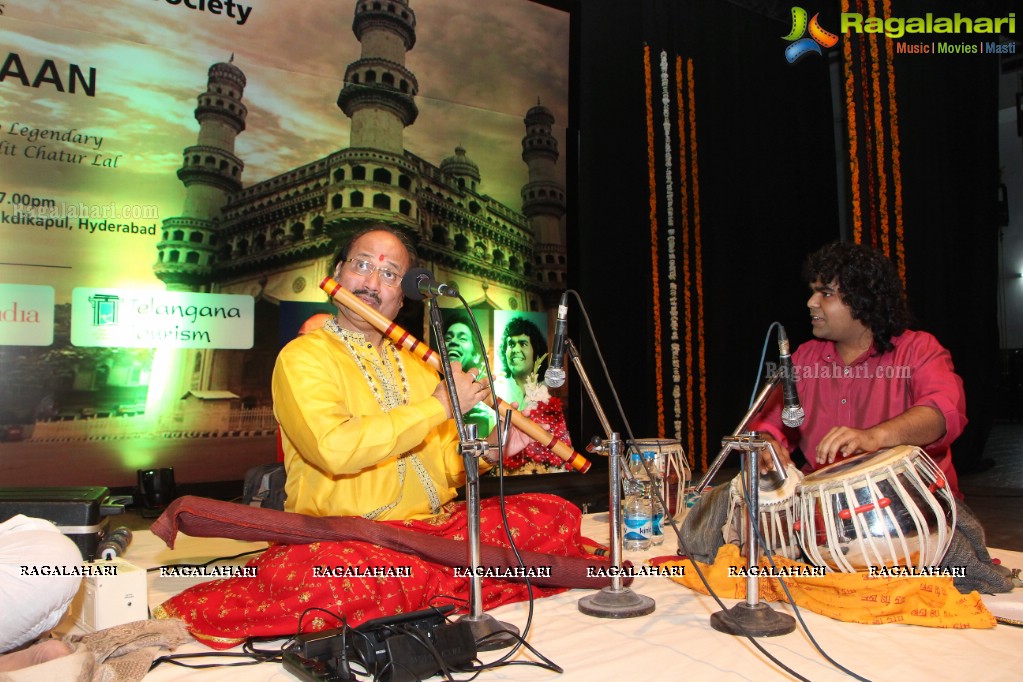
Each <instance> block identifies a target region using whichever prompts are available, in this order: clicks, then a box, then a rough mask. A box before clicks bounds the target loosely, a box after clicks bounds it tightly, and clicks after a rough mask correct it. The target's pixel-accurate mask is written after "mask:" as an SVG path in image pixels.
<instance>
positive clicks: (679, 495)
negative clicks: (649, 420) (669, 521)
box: [627, 438, 690, 517]
mask: <svg viewBox="0 0 1023 682" xmlns="http://www.w3.org/2000/svg"><path fill="white" fill-rule="evenodd" d="M627 445H628V456H627V459H628V460H629V461H631V460H632V456H633V455H634V454H638V455H639V456H640V458H642V459H644V460H646V461H647V464H648V465H649V468H650V471H651V473H653V474H654V476H656V477H657V478H658V479H659V482H660V484H661V485H662V486H663V487H662V489H661V493H662V495H663V496H664V500H665V502H666V503H667V512H668V514H670V515H671V516H673V517H674V516H677V515H678V514H679V512H681V511H682V509H684V508H685V490H686V486H687V485H688V484H689V480H690V474H689V462H688V461H686V453H685V452H684V451H683V450H682V442H681V441H679V440H678V439H672V438H636V439H635V440H630V441H627ZM643 471H644V472H645V471H646V470H645V469H644V470H643Z"/></svg>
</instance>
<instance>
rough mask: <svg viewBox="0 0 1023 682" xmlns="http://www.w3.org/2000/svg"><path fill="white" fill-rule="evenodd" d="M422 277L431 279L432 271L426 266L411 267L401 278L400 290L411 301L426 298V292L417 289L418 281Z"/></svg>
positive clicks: (422, 278)
mask: <svg viewBox="0 0 1023 682" xmlns="http://www.w3.org/2000/svg"><path fill="white" fill-rule="evenodd" d="M424 279H425V280H427V281H429V280H431V279H433V273H431V272H430V271H429V270H427V269H426V268H412V269H411V270H409V271H408V272H406V273H405V276H404V277H402V278H401V291H402V293H403V294H405V297H406V298H409V299H411V300H413V301H422V300H423V299H424V298H426V294H424V293H423V292H422V291H420V289H419V282H421V281H422V280H424Z"/></svg>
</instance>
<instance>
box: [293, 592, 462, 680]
mask: <svg viewBox="0 0 1023 682" xmlns="http://www.w3.org/2000/svg"><path fill="white" fill-rule="evenodd" d="M451 610H453V607H452V606H450V605H446V606H442V607H439V608H438V609H427V610H424V611H416V612H414V613H407V614H401V615H397V616H386V617H384V618H377V619H376V620H371V621H367V622H365V623H363V624H362V625H360V626H359V627H357V628H353V629H349V630H347V631H345V630H343V629H335V630H325V631H322V632H317V633H311V634H306V635H300V636H298V637H296V638H295V644H294V645H293V646H291V647H289V648H288V649H287V650H286V651H285V652H284V657H283V658H284V669H285V670H287V671H288V672H289V673H291V674H292V675H294V676H295V677H297V678H298V679H300V680H304V681H305V682H348V681H354V680H357V679H358V677H357V676H356V673H355V671H353V669H352V668H353V666H354V667H355V668H357V669H360V673H359V674H363V672H361V671H364V674H368V675H370V676H371V677H372V678H373V679H374V680H380V681H381V682H413V681H414V680H421V679H426V678H428V677H432V676H434V675H436V674H438V673H440V672H441V667H442V664H441V663H439V662H438V660H437V657H439V658H440V660H441V661H443V662H444V663H443V665H446V666H448V667H450V668H453V669H458V668H460V667H463V666H466V665H469V664H470V663H471V662H472V661H473V659H475V658H476V642H475V641H474V639H473V635H472V628H471V627H470V626H469V624H468V623H467V622H465V621H456V622H454V623H446V622H445V619H444V615H445V614H446V613H448V612H450V611H451ZM435 654H436V656H435Z"/></svg>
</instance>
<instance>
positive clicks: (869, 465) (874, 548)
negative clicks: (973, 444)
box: [796, 445, 956, 573]
mask: <svg viewBox="0 0 1023 682" xmlns="http://www.w3.org/2000/svg"><path fill="white" fill-rule="evenodd" d="M796 495H797V497H798V499H799V504H798V518H797V520H796V532H797V534H798V536H799V542H800V544H801V545H802V547H803V552H805V553H806V556H807V558H808V559H809V560H810V561H811V562H812V563H814V564H816V565H818V566H828V567H830V568H832V569H834V570H837V571H842V572H845V573H855V572H856V571H865V570H868V569H869V568H870V567H871V566H878V567H880V566H886V567H894V566H904V567H907V568H912V567H916V568H924V567H928V566H936V565H937V564H938V563H939V562H940V561H941V559H942V558H943V557H944V556H945V552H946V551H947V550H948V546H949V543H951V542H952V531H953V530H954V529H955V522H956V507H955V500H954V499H953V498H952V493H951V492H950V491H949V489H948V486H947V485H946V483H945V477H944V475H943V474H942V473H941V470H940V469H938V467H937V465H936V464H935V463H934V462H933V461H932V460H931V458H930V457H928V456H927V453H925V452H924V451H923V450H921V449H920V448H917V447H913V446H910V445H900V446H898V447H894V448H890V449H888V450H878V451H877V452H868V453H864V454H861V455H856V456H854V457H850V458H848V459H845V460H842V461H840V462H836V463H835V464H832V465H831V466H828V467H825V468H823V469H819V470H817V471H815V472H813V473H811V474H808V475H807V476H806V478H804V479H803V482H802V483H801V484H800V485H799V487H798V489H797V491H796Z"/></svg>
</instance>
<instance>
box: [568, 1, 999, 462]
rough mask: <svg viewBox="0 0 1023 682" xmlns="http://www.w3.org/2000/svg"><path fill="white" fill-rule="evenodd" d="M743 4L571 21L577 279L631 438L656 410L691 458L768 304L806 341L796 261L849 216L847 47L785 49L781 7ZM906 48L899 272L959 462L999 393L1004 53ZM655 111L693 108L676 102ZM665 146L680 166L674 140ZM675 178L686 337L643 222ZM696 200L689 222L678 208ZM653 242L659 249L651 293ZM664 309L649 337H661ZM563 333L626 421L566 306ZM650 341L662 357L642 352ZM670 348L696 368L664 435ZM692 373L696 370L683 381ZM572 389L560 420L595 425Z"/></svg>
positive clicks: (746, 378)
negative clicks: (958, 408)
mask: <svg viewBox="0 0 1023 682" xmlns="http://www.w3.org/2000/svg"><path fill="white" fill-rule="evenodd" d="M767 4H768V5H771V7H774V5H773V4H772V3H767ZM801 4H802V5H803V6H804V7H805V8H806V9H807V11H808V12H809V13H810V15H811V16H812V15H813V14H814V13H816V12H820V22H821V24H822V25H823V26H824V27H825V28H828V29H830V30H832V31H834V32H836V33H837V31H838V28H839V9H838V6H837V3H832V2H826V3H801ZM894 5H895V9H893V13H894V14H900V15H902V16H914V14H913V12H918V13H922V12H924V11H933V8H931V9H927V7H928V5H927V3H915V5H910V4H907V3H899V2H896V3H894ZM903 5H905V6H903ZM917 6H919V7H920V8H923V9H918V7H917ZM756 9H757V8H755V7H754V8H750V7H746V6H743V5H742V4H740V3H722V2H717V1H714V0H701V1H699V2H684V3H683V2H677V1H673V0H643V1H639V2H633V3H621V2H613V1H611V0H587V1H586V2H584V3H581V4H580V6H579V7H577V8H576V11H575V12H574V14H577V15H578V20H579V33H578V36H579V40H578V46H579V49H578V52H577V55H576V57H577V74H576V75H577V78H576V83H577V87H576V89H575V98H574V100H575V102H576V103H577V112H578V115H577V116H575V117H573V118H574V122H575V125H576V126H577V130H575V131H573V132H574V134H575V135H574V138H573V139H574V140H575V141H576V143H577V146H578V149H577V154H576V155H575V156H576V158H577V160H578V167H577V168H575V169H573V174H574V175H575V178H576V180H575V182H574V183H573V184H574V186H575V187H576V188H577V190H576V192H575V193H576V196H577V200H578V205H577V206H576V211H575V214H574V218H573V219H572V220H571V221H570V224H569V256H570V262H571V263H572V267H571V268H570V285H571V286H572V287H573V288H575V289H577V290H578V291H579V292H580V295H581V297H582V298H583V301H584V302H585V304H586V306H587V309H588V310H589V314H590V316H591V318H592V322H593V327H594V330H595V332H596V335H597V337H598V341H599V344H600V346H601V348H602V349H603V351H604V355H605V358H606V360H607V364H608V369H609V372H610V374H611V376H612V380H613V381H614V382H615V384H616V386H617V387H618V390H619V392H620V394H621V396H622V400H623V403H624V408H625V412H626V414H627V416H628V419H629V421H630V422H631V425H632V428H633V430H634V432H635V435H636V436H637V437H650V436H654V435H662V434H658V433H657V430H658V428H659V424H664V425H665V433H664V434H663V435H664V436H666V437H681V438H682V440H683V443H684V444H685V443H686V442H687V439H689V440H690V441H691V442H693V443H695V447H694V448H693V450H695V451H693V452H691V453H690V455H691V457H692V458H693V459H694V460H695V461H696V463H697V466H698V467H699V465H700V462H701V461H706V460H709V459H712V458H713V456H714V454H716V452H717V450H718V449H719V447H720V438H721V437H722V436H724V435H727V434H728V433H730V432H731V431H732V429H733V428H734V426H735V425H736V423H737V422H738V421H739V419H740V417H741V416H742V414H743V413H744V412H745V410H746V406H747V404H748V402H749V399H750V394H751V391H752V388H753V384H754V381H755V380H756V370H757V367H758V361H759V358H760V354H761V348H762V344H763V341H764V336H765V333H766V331H767V329H768V326H769V324H770V323H771V321H773V320H778V321H780V322H782V323H783V324H784V325H785V327H786V328H787V330H788V334H789V336H790V338H791V339H792V341H793V343H799V342H800V341H802V340H805V339H806V338H809V336H810V333H809V325H808V318H807V315H806V309H805V300H806V298H807V297H808V289H807V286H806V283H805V282H803V281H801V278H800V266H801V264H802V261H803V259H804V258H805V256H806V255H807V254H808V253H809V252H811V251H813V250H814V249H816V248H817V247H819V246H821V245H822V244H825V243H827V242H830V241H834V240H836V239H839V238H840V237H841V236H842V226H843V225H846V226H847V225H848V220H849V210H848V205H847V204H848V198H847V197H848V183H849V180H848V159H847V158H846V156H845V154H846V145H847V142H848V140H847V139H846V137H845V132H844V131H845V122H844V91H843V87H844V81H843V79H842V75H841V70H840V63H839V62H840V60H841V51H840V50H839V49H836V50H833V51H832V53H831V54H830V55H829V54H828V53H827V52H825V54H824V55H815V54H811V55H809V56H808V57H806V58H804V59H802V60H800V61H799V62H797V63H796V64H789V63H788V62H787V61H786V60H785V57H784V48H785V46H786V45H787V44H788V43H786V41H784V40H783V39H782V36H785V35H786V34H787V33H789V31H790V28H791V26H790V24H789V23H788V22H787V19H788V17H787V16H785V17H784V18H785V20H782V19H781V18H779V16H778V15H779V13H778V12H777V11H755V10H756ZM759 9H761V10H762V9H763V8H759ZM775 9H777V8H776V7H775ZM787 11H788V8H786V12H787ZM841 39H842V40H845V39H846V37H845V36H842V37H841ZM662 53H663V54H664V55H666V58H667V62H668V65H669V66H668V71H669V72H672V70H673V68H674V65H675V64H676V63H682V64H683V65H685V66H686V67H687V68H691V75H692V79H691V84H692V102H693V106H694V107H695V112H696V114H695V118H694V120H695V127H694V128H695V130H694V131H689V132H690V133H691V137H690V138H687V144H689V145H691V144H692V143H693V142H695V143H696V145H697V149H698V153H697V159H698V170H699V181H698V191H699V200H698V202H696V201H695V199H694V197H693V195H692V191H691V190H692V186H690V188H689V189H690V191H689V194H688V198H687V199H686V200H685V201H683V200H682V199H681V190H682V184H681V180H680V178H678V177H673V183H667V182H666V177H665V172H666V171H665V160H664V158H663V153H662V149H661V148H662V146H663V141H664V132H663V130H662V129H661V112H660V108H661V104H660V99H661V91H660V81H659V73H658V70H659V62H660V55H661V54H662ZM910 57H911V56H908V55H903V56H901V57H899V59H898V60H897V61H896V77H897V88H898V106H899V113H900V132H901V140H902V154H901V167H902V173H903V179H904V184H903V190H902V195H903V202H904V216H905V245H906V252H907V253H906V273H907V275H906V277H907V287H908V291H909V294H910V298H911V304H912V306H913V308H914V310H915V312H916V313H917V316H918V318H919V320H920V324H919V327H920V328H923V329H927V330H929V331H932V332H933V333H934V334H935V335H936V336H937V337H938V338H939V340H941V341H942V342H943V343H944V344H945V345H946V346H947V347H949V349H950V350H951V351H952V353H953V357H954V360H955V362H956V365H957V368H958V370H959V372H960V374H961V375H962V376H963V378H964V381H965V383H966V386H967V399H968V404H969V410H970V419H971V427H970V431H969V432H968V433H967V434H965V435H964V437H963V438H962V439H961V440H960V442H959V443H957V446H956V447H955V448H954V451H955V452H956V455H957V461H958V462H960V464H959V466H960V467H961V468H969V466H970V463H971V462H972V461H973V460H975V459H976V458H977V457H978V456H979V451H980V448H981V447H982V445H983V436H984V433H985V432H986V428H985V427H984V425H985V423H986V422H987V421H988V419H989V417H988V415H989V413H990V412H989V406H988V405H987V404H986V403H987V402H988V401H987V398H986V396H987V395H990V394H991V393H992V392H993V390H994V379H995V378H996V375H994V374H992V370H993V368H995V364H994V363H995V359H996V357H997V351H998V341H997V326H996V309H995V284H996V283H995V280H994V277H995V272H996V241H995V239H996V234H997V232H996V229H997V228H996V225H995V219H994V214H993V211H994V199H995V196H996V183H997V180H996V176H995V174H996V172H997V147H996V144H995V136H996V127H995V123H996V121H995V117H996V110H997V97H996V95H997V92H996V77H997V61H996V59H995V58H994V57H992V58H991V59H989V60H987V61H984V60H980V59H973V60H971V59H951V58H950V59H931V60H926V59H920V58H917V59H913V60H911V58H910ZM645 59H646V60H648V61H649V62H650V63H651V66H650V67H649V70H648V67H647V65H646V63H645V61H644V60H645ZM650 70H652V72H653V81H652V86H650V87H648V81H647V75H648V73H649V71H650ZM674 86H675V84H673V86H672V87H674ZM651 99H652V100H653V110H654V117H653V120H654V126H653V129H652V130H651V128H650V125H649V120H650V117H649V113H648V109H647V102H648V101H650V100H651ZM836 104H837V106H836ZM674 106H675V105H674V103H672V105H671V108H674ZM668 118H669V119H675V120H677V121H681V120H683V119H685V118H686V117H685V116H683V117H681V118H679V117H678V115H677V112H674V113H672V114H670V115H669V116H668ZM648 134H649V135H651V136H652V139H653V144H651V143H650V142H649V140H650V138H648ZM651 148H653V149H654V154H653V157H654V158H653V162H652V163H651V162H650V154H649V150H650V149H651ZM836 148H837V153H836ZM683 153H684V152H683ZM675 154H676V157H675V158H673V159H672V162H673V163H674V164H675V166H674V168H673V169H672V170H673V171H674V172H675V173H676V174H677V173H678V170H679V169H678V166H677V164H678V162H679V159H678V158H677V157H678V154H679V150H678V149H676V150H675ZM651 167H653V168H654V180H653V194H654V195H657V194H658V193H659V194H660V195H661V196H655V197H654V199H655V202H654V203H655V208H656V211H655V212H654V213H653V214H651V194H652V191H651V190H652V188H651V175H650V172H649V171H650V168H651ZM690 170H691V169H690ZM690 180H691V177H690ZM668 186H674V196H673V199H674V204H673V211H674V213H675V215H674V229H675V230H676V234H678V232H679V231H680V230H681V229H682V228H681V223H680V221H681V218H680V216H681V212H682V210H683V204H685V206H686V207H687V208H688V215H689V218H690V230H691V235H690V236H694V235H696V234H698V235H699V237H700V246H701V251H700V253H699V256H700V258H699V259H698V260H697V259H696V258H695V256H696V254H695V253H694V251H693V248H694V247H693V243H692V241H693V240H692V239H690V244H689V248H690V251H689V252H688V256H689V258H688V262H689V264H690V265H691V266H692V267H693V268H694V271H698V272H699V273H700V275H701V280H700V282H699V284H700V291H699V292H697V291H696V286H695V284H693V283H690V284H686V283H684V282H683V281H682V279H681V275H678V276H679V283H678V292H679V293H681V292H684V291H686V290H688V291H689V293H690V294H691V297H690V299H691V301H690V302H691V305H693V306H694V307H693V309H692V315H693V316H692V318H691V319H688V320H683V318H684V317H685V316H684V315H683V314H682V313H681V312H680V311H676V312H679V315H678V317H679V330H680V331H681V330H683V329H684V328H686V325H687V324H688V327H689V328H691V329H692V330H693V336H692V337H691V338H689V339H688V340H689V342H690V343H689V346H687V344H686V343H685V339H674V342H676V343H678V346H677V348H676V349H675V350H674V351H673V350H672V346H671V343H672V342H673V339H672V338H670V335H669V330H668V328H667V326H666V325H665V324H663V322H664V320H665V319H666V318H667V315H668V312H667V309H668V308H669V307H670V305H669V301H668V299H667V294H666V279H667V276H668V272H667V270H666V268H665V267H663V265H664V262H665V259H666V258H667V255H668V254H666V253H665V252H664V250H665V244H666V243H667V242H665V241H663V240H662V241H661V243H660V244H653V243H652V240H653V241H656V238H652V232H651V222H652V221H656V222H657V230H658V231H659V234H661V235H662V236H663V234H664V230H665V229H667V225H668V222H669V220H668V214H669V211H668V210H667V209H666V206H665V201H664V196H663V193H664V191H665V188H666V187H668ZM686 202H688V203H686ZM695 209H698V213H699V225H698V227H694V226H692V222H691V219H692V218H693V212H694V210H695ZM655 246H656V247H657V248H658V249H659V257H660V261H659V262H660V263H661V265H662V267H660V268H658V277H659V278H660V280H661V281H660V282H659V283H658V284H659V285H660V286H659V290H660V292H661V297H660V300H658V301H656V302H655V301H654V299H653V294H652V292H653V291H654V290H655V283H654V281H653V277H652V275H651V273H652V271H653V267H652V259H651V250H652V248H654V247H655ZM675 248H676V249H677V250H676V252H675V253H674V254H673V255H674V257H675V262H676V264H678V263H681V262H682V257H683V255H684V254H682V252H681V249H682V246H681V240H679V239H676V240H675ZM690 274H691V275H692V276H693V277H695V274H694V273H690ZM697 293H699V296H700V297H701V299H700V300H701V301H702V305H701V306H700V307H699V310H696V308H695V303H694V301H695V300H696V298H697ZM677 301H681V299H677ZM655 303H656V305H655ZM678 305H681V303H678ZM697 312H699V313H700V316H699V318H697V316H696V313H697ZM658 320H660V321H661V322H662V324H661V336H660V338H654V330H655V328H656V326H657V325H656V323H657V322H658ZM570 330H571V332H572V337H573V338H574V339H576V340H577V341H578V345H579V346H580V347H581V352H582V355H583V360H584V363H585V365H586V367H587V369H588V371H589V373H590V374H591V378H592V377H593V375H598V376H597V377H596V378H594V383H595V385H596V387H597V390H598V391H599V392H600V393H601V400H602V403H603V405H604V407H605V409H606V410H607V411H608V413H609V416H611V421H612V426H613V428H614V429H616V430H621V429H623V425H622V424H621V421H620V420H619V419H618V418H617V416H616V412H615V411H614V409H613V408H614V404H613V402H612V401H611V398H610V395H609V394H608V393H607V386H606V385H604V384H603V381H602V380H600V378H599V374H600V367H599V365H598V364H597V360H596V357H595V355H594V353H593V348H592V345H591V344H590V343H589V341H588V340H587V338H586V334H585V330H584V328H583V326H582V325H581V324H580V323H579V321H578V319H574V318H573V320H572V323H571V325H570ZM697 332H698V334H697ZM658 344H659V345H660V348H661V350H662V351H663V355H662V357H661V362H660V363H658V362H657V360H656V354H655V352H654V349H655V347H657V345H658ZM767 352H768V360H771V359H774V356H776V354H777V350H776V348H774V347H773V344H772V346H771V347H769V348H768V351H767ZM673 353H675V354H678V353H681V354H689V355H690V356H691V357H690V361H691V362H690V364H691V366H692V371H691V372H688V373H687V374H688V376H684V377H682V381H681V386H682V390H681V393H682V395H681V402H682V409H683V411H684V412H687V413H689V414H690V415H695V419H692V418H690V420H688V421H687V420H686V419H682V420H681V423H682V433H679V434H676V433H673V430H674V428H675V427H674V423H673V419H672V415H670V414H665V413H664V412H663V410H665V409H667V410H668V411H669V412H670V408H671V405H672V401H673V396H671V395H670V394H669V395H665V394H664V392H670V391H671V390H672V389H673V388H677V387H678V385H677V383H673V380H672V376H671V375H672V372H673V368H672V365H671V360H672V356H673ZM675 357H678V356H677V355H675ZM683 366H686V365H685V364H683ZM694 374H698V376H694ZM658 377H660V379H658ZM687 381H688V382H689V383H690V384H691V385H692V386H693V387H694V390H693V392H692V394H691V395H689V394H688V393H687V392H686V383H687ZM701 385H702V386H703V389H702V391H701V389H700V387H701ZM573 390H574V393H573V395H572V401H571V402H572V406H573V410H574V411H575V412H574V414H572V421H571V422H570V427H571V429H572V431H573V433H574V434H578V436H577V437H582V438H588V437H589V436H591V435H593V434H600V433H602V429H601V427H600V425H599V423H598V422H597V421H596V419H595V418H594V416H593V412H592V410H591V409H589V407H588V404H587V400H586V397H585V395H583V393H582V392H581V390H580V387H579V382H574V383H573ZM658 390H660V391H662V393H661V394H660V395H658ZM659 409H661V410H662V412H661V413H660V414H659V413H658V410H659ZM694 430H695V432H696V433H693V431H694ZM694 436H695V437H694ZM687 449H688V448H687ZM704 458H706V460H705V459H704Z"/></svg>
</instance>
